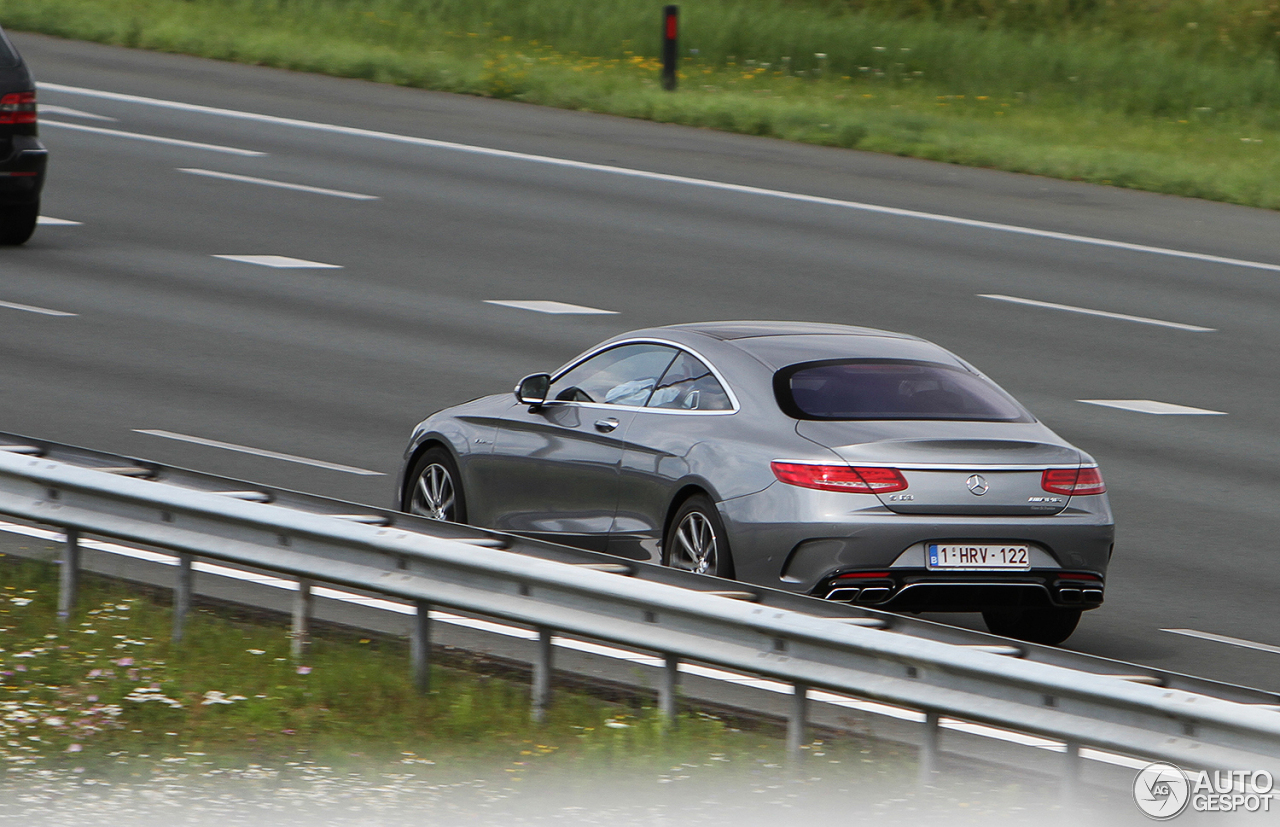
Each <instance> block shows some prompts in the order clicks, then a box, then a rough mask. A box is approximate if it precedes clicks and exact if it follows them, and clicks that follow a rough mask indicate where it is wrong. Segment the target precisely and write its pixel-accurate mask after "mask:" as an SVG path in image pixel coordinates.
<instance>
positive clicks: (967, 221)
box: [36, 83, 1280, 273]
mask: <svg viewBox="0 0 1280 827" xmlns="http://www.w3.org/2000/svg"><path fill="white" fill-rule="evenodd" d="M36 86H37V87H39V88H40V89H47V90H49V91H52V92H64V93H66V94H70V95H84V96H86V97H91V98H100V99H103V100H116V101H125V102H128V103H138V104H143V105H146V106H158V107H161V108H164V109H174V110H178V111H181V112H199V113H201V114H205V115H217V116H220V117H224V118H238V119H240V120H247V121H255V122H257V123H270V124H275V125H278V126H292V127H297V128H300V129H314V130H319V131H321V132H330V133H334V134H338V135H351V136H354V137H359V138H375V139H377V140H382V141H392V142H395V143H402V144H412V145H414V146H428V147H434V148H436V149H449V150H454V151H456V152H468V153H472V154H475V155H487V156H489V157H493V158H510V159H512V160H518V161H531V162H533V163H538V164H550V165H552V166H559V167H566V168H570V169H581V170H589V171H592V172H605V173H609V174H611V175H624V176H628V177H632V178H645V179H648V180H650V181H666V182H668V183H673V184H687V185H689V186H695V187H706V188H709V189H715V190H722V191H725V192H736V193H742V194H745V195H761V196H768V197H771V198H782V199H786V200H789V201H800V202H804V203H808V204H822V205H825V206H830V207H843V208H846V209H851V210H860V211H862V212H870V213H877V214H880V215H892V216H897V217H899V218H915V219H920V220H922V221H937V222H941V223H944V224H954V225H957V226H962V227H975V228H978V229H984V230H994V231H997V232H1005V233H1016V234H1018V235H1026V236H1032V237H1035V238H1048V239H1053V240H1055V241H1069V242H1073V243H1076V244H1089V245H1092V246H1096V247H1109V248H1111V249H1115V250H1129V251H1131V252H1136V253H1150V254H1153V255H1161V256H1172V257H1174V258H1184V259H1191V260H1193V261H1204V262H1209V263H1211V264H1227V265H1231V266H1233V267H1250V268H1254V269H1258V270H1270V271H1272V272H1276V273H1280V264H1271V263H1269V262H1264V261H1249V260H1248V259H1239V258H1229V257H1226V256H1214V255H1208V254H1206V253H1193V252H1189V251H1187V250H1176V249H1172V248H1168V247H1153V246H1150V245H1147V244H1130V243H1129V242H1127V241H1112V240H1110V239H1106V238H1095V237H1093V236H1086V235H1074V234H1072V233H1060V232H1055V231H1053V230H1037V229H1033V228H1031V227H1021V226H1018V225H1016V224H1001V223H999V222H994V221H979V220H977V219H973V218H960V217H959V216H954V215H942V214H939V213H929V212H921V211H919V210H905V209H900V208H898V207H884V206H880V205H878V204H866V203H863V202H860V201H845V200H842V199H839V198H824V197H821V196H817V195H805V194H803V193H796V192H787V191H785V190H771V189H765V188H763V187H750V186H746V185H744V184H729V183H725V182H723V181H712V180H709V179H706V178H689V177H687V176H684V175H668V174H666V173H661V172H648V171H646V170H640V169H631V168H629V167H617V166H610V165H608V164H592V163H587V162H585V161H571V160H568V159H566V158H553V157H550V156H546V155H531V154H529V153H527V152H512V151H510V150H505V149H491V148H489V147H482V146H473V145H471V144H459V143H454V142H452V141H437V140H432V139H430V138H416V137H413V136H411V135H398V134H395V133H393V132H378V131H375V130H372V129H359V128H357V127H352V126H338V125H336V124H327V123H319V122H316V121H303V120H298V119H296V118H281V117H277V116H275V115H260V114H257V113H254V112H242V111H239V110H236V109H219V108H217V107H214V106H201V105H199V104H194V103H182V102H180V101H169V100H162V99H159V98H147V97H142V96H140V95H125V94H121V93H119V92H104V91H101V90H98V89H86V88H84V87H80V86H64V85H62V84H58V83H37V84H36Z"/></svg>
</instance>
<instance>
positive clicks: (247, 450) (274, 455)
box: [134, 428, 385, 477]
mask: <svg viewBox="0 0 1280 827" xmlns="http://www.w3.org/2000/svg"><path fill="white" fill-rule="evenodd" d="M134 433H138V434H146V435H147V436H158V437H161V438H163V439H172V440H176V441H178V442H189V443H191V444H192V445H203V446H205V447H208V448H221V449H222V450H224V451H235V452H236V453H239V454H249V455H251V456H255V457H265V458H267V459H279V460H284V461H285V462H296V463H298V464H299V465H310V466H312V467H314V468H324V469H326V470H329V471H341V472H343V473H344V474H357V475H359V476H362V477H381V476H385V474H383V473H382V472H381V471H370V470H369V469H367V468H356V467H354V466H351V465H339V464H338V463H336V462H325V461H324V460H321V459H311V458H309V457H300V456H297V455H296V454H282V453H280V452H279V451H268V450H265V449H263V448H251V447H249V446H248V445H236V444H235V443H234V442H220V441H218V440H216V439H205V438H204V437H199V436H191V435H189V434H178V433H174V432H173V431H163V430H158V429H147V428H134Z"/></svg>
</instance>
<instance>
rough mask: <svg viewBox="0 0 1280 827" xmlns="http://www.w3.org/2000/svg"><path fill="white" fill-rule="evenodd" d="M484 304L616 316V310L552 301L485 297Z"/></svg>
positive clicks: (562, 312) (582, 314) (581, 314)
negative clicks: (506, 299) (503, 299)
mask: <svg viewBox="0 0 1280 827" xmlns="http://www.w3.org/2000/svg"><path fill="white" fill-rule="evenodd" d="M484 303H485V304H496V305H498V306H500V307H512V308H515V309H516V310H532V311H533V312H535V313H552V314H556V315H579V316H616V315H617V313H618V311H616V310H601V309H599V308H598V307H583V306H582V305H580V304H567V303H565V302H553V301H501V300H498V299H485V300H484Z"/></svg>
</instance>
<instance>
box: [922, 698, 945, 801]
mask: <svg viewBox="0 0 1280 827" xmlns="http://www.w3.org/2000/svg"><path fill="white" fill-rule="evenodd" d="M938 721H939V715H938V713H936V712H926V713H925V714H924V733H923V734H922V735H921V736H920V758H919V763H920V786H921V787H922V788H924V789H928V788H929V787H932V786H933V782H934V780H935V778H936V777H937V775H938V734H939V732H940V731H941V730H940V727H939V726H938Z"/></svg>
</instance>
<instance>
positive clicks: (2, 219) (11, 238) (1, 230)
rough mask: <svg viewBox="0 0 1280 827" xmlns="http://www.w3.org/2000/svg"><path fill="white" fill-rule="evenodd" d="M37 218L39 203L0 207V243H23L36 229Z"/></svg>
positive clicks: (9, 245)
mask: <svg viewBox="0 0 1280 827" xmlns="http://www.w3.org/2000/svg"><path fill="white" fill-rule="evenodd" d="M39 218H40V205H39V204H18V205H16V206H12V207H0V245H4V246H7V247H13V246H16V245H18V244H25V243H26V242H27V239H29V238H31V234H32V233H34V232H35V231H36V222H37V221H38V220H39Z"/></svg>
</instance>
